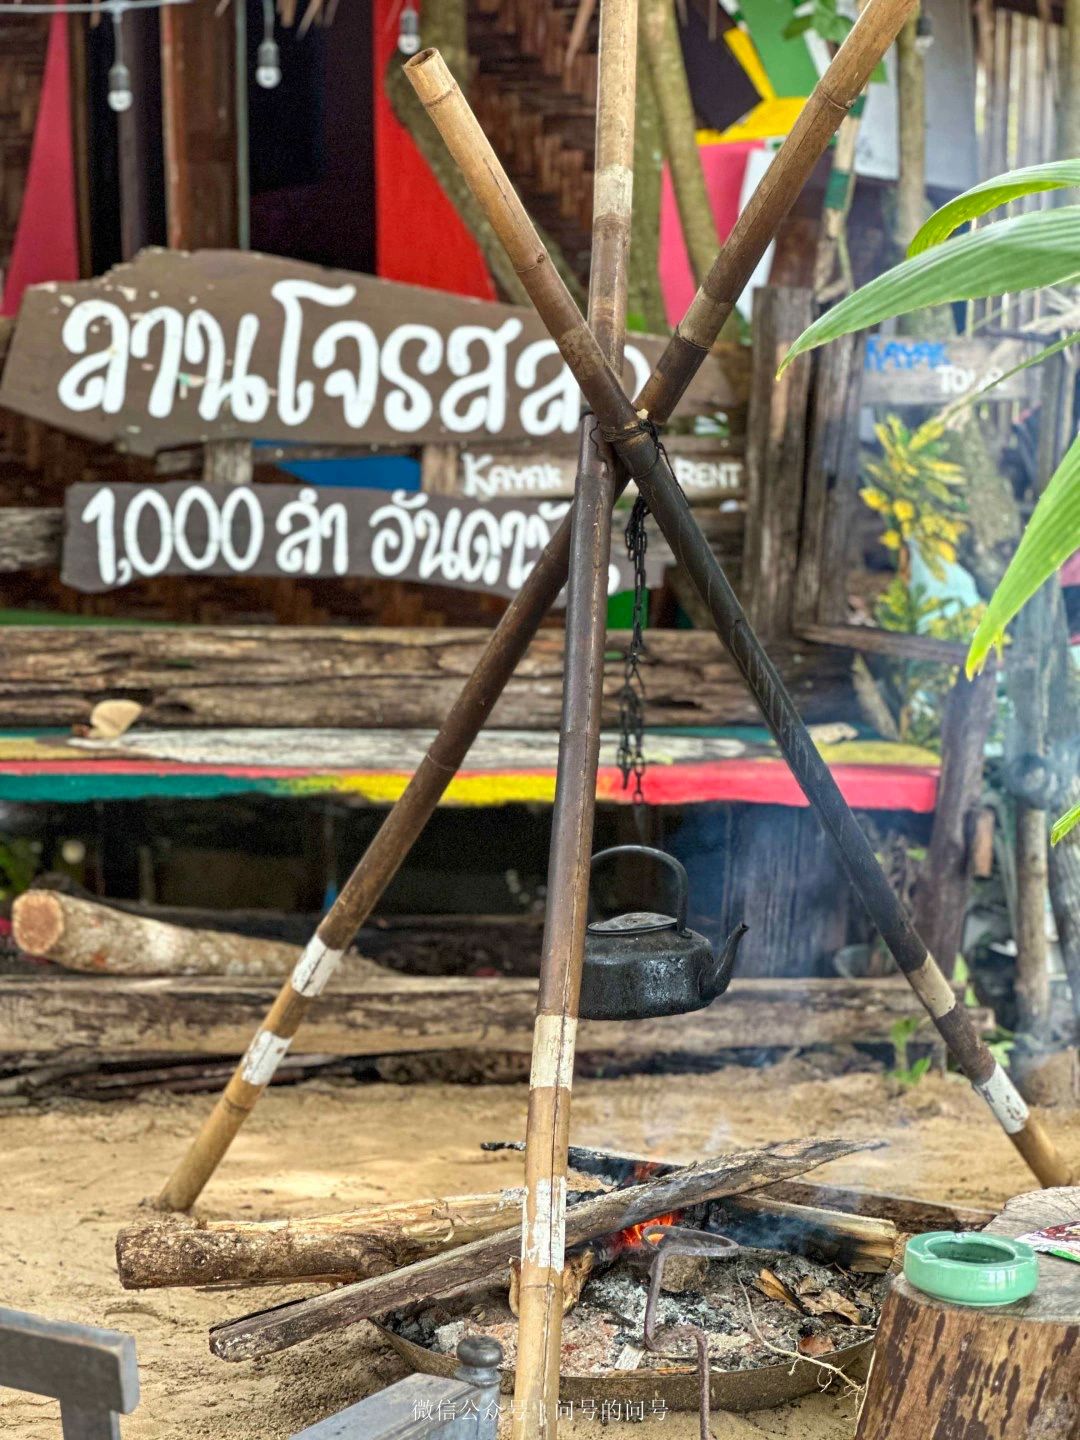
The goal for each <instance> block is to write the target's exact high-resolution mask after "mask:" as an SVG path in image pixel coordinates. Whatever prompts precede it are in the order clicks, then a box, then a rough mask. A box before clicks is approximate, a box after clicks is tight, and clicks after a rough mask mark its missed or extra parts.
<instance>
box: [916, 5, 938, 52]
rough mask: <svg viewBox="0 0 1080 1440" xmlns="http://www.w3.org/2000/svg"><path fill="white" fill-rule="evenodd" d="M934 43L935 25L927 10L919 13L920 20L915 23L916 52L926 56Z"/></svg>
mask: <svg viewBox="0 0 1080 1440" xmlns="http://www.w3.org/2000/svg"><path fill="white" fill-rule="evenodd" d="M933 43H934V25H933V22H932V21H931V19H930V16H929V15H927V13H926V11H925V10H920V11H919V18H918V19H917V20H916V21H915V50H916V53H917V54H919V55H923V56H925V55H926V53H927V51H928V50H929V49H930V46H931V45H933Z"/></svg>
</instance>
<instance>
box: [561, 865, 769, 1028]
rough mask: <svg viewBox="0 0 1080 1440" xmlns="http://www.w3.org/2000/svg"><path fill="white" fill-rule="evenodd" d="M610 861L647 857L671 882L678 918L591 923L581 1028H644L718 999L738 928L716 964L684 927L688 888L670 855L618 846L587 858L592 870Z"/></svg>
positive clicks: (644, 915) (633, 916)
mask: <svg viewBox="0 0 1080 1440" xmlns="http://www.w3.org/2000/svg"><path fill="white" fill-rule="evenodd" d="M614 855H647V856H648V857H649V858H650V859H652V860H655V861H656V862H657V863H658V864H661V865H666V866H667V867H668V869H669V870H671V871H672V872H673V873H674V875H675V879H676V884H677V887H678V899H677V902H676V914H675V916H674V917H672V916H670V915H659V914H655V913H653V912H652V911H640V910H635V911H631V912H630V913H629V914H626V915H615V916H613V917H612V918H611V919H610V920H594V921H592V922H590V924H589V926H588V928H587V930H586V932H585V967H584V970H583V972H582V978H581V1000H580V1004H579V1009H578V1013H579V1015H580V1016H581V1018H582V1019H583V1020H645V1019H648V1018H650V1017H652V1016H656V1015H683V1014H685V1013H686V1012H687V1011H690V1010H702V1009H704V1008H705V1006H706V1005H711V1004H712V1002H713V1001H714V1000H715V999H716V997H717V996H718V995H722V994H723V993H724V991H725V990H726V989H727V987H728V983H729V982H730V980H731V974H732V971H733V970H734V968H735V952H736V951H737V950H738V948H739V941H740V940H741V939H742V937H743V936H744V935H745V934H746V931H747V928H748V927H747V926H746V925H737V926H736V927H735V929H734V930H733V931H732V932H731V934H730V935H729V936H728V938H727V942H726V944H725V945H724V948H723V951H722V952H721V954H720V955H719V956H715V955H713V952H712V946H711V945H710V944H709V942H708V940H706V938H705V936H704V935H699V934H698V933H697V931H696V930H690V929H688V928H687V925H686V906H687V899H688V895H689V888H690V886H689V880H688V878H687V874H686V871H685V869H684V868H683V866H682V865H680V863H679V862H678V860H676V859H675V857H674V856H673V855H665V854H664V852H663V851H662V850H654V849H652V847H651V846H648V845H616V846H614V848H612V849H610V850H601V851H600V852H599V853H598V854H596V855H594V856H593V858H592V870H593V871H594V872H595V870H596V866H597V865H598V864H599V863H600V861H601V860H608V859H610V858H611V857H612V856H614Z"/></svg>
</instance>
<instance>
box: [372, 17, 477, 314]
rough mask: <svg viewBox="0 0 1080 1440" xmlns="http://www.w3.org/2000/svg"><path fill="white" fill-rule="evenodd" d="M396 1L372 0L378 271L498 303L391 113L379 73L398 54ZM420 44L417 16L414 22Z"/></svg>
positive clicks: (460, 227)
mask: <svg viewBox="0 0 1080 1440" xmlns="http://www.w3.org/2000/svg"><path fill="white" fill-rule="evenodd" d="M400 11H401V0H375V4H374V7H373V12H374V13H373V20H372V23H373V25H374V27H375V34H374V43H373V45H372V51H373V53H374V56H375V205H376V210H375V244H376V257H377V259H376V265H377V270H378V273H379V274H380V275H381V276H382V277H383V278H384V279H386V280H400V281H402V282H404V283H405V284H406V285H426V286H428V287H429V288H430V289H432V290H449V291H452V292H453V293H454V294H456V295H473V296H475V297H476V298H477V299H478V300H494V299H496V298H497V297H496V293H495V286H494V284H493V283H492V279H491V276H490V275H489V274H488V268H487V264H486V263H485V261H484V257H483V255H482V254H481V253H480V247H479V246H478V245H477V243H476V241H475V240H474V239H473V237H472V235H471V234H470V233H469V231H468V230H467V229H466V227H465V225H464V223H463V222H462V220H461V218H460V216H459V215H458V213H457V211H456V210H455V209H454V207H453V205H451V203H450V201H449V200H448V199H447V198H446V196H445V194H444V193H443V190H442V187H441V186H440V184H439V182H438V180H436V178H435V176H434V174H433V173H432V170H431V167H430V166H429V165H428V163H427V161H426V160H425V159H424V157H423V155H421V153H420V151H419V150H418V149H417V147H416V144H415V142H414V141H413V138H412V136H411V135H410V134H409V132H408V131H407V130H406V129H405V127H404V125H402V124H401V123H400V122H399V121H398V118H397V116H396V115H395V114H394V110H393V106H392V105H391V104H390V101H389V99H388V98H387V95H386V90H385V89H384V87H383V76H384V75H385V74H386V69H387V66H388V65H389V64H390V63H391V61H393V62H394V63H398V64H400V63H401V62H402V61H403V58H404V57H403V56H401V55H399V54H398V53H397V37H398V16H399V14H400ZM420 27H421V39H423V15H421V17H420Z"/></svg>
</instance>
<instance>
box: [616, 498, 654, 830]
mask: <svg viewBox="0 0 1080 1440" xmlns="http://www.w3.org/2000/svg"><path fill="white" fill-rule="evenodd" d="M648 513H649V507H648V505H646V503H645V500H644V499H643V497H642V496H641V495H639V496H638V497H637V499H636V500H635V501H634V508H633V509H632V510H631V511H630V519H629V520H628V521H627V522H626V553H627V555H628V556H629V557H630V562H631V564H632V565H633V567H634V607H633V615H632V619H631V628H630V645H629V648H628V649H627V651H626V659H625V662H624V665H623V684H622V689H621V690H620V691H619V751H618V756H617V763H618V766H619V769H620V770H621V771H622V779H623V789H624V790H626V789H627V788H628V787H629V784H630V777H631V776H633V778H634V804H635V805H643V804H644V803H645V794H644V791H643V790H642V785H641V782H642V780H643V779H644V777H645V754H644V750H643V748H642V747H643V744H644V739H645V682H644V680H643V679H642V678H641V670H640V668H639V667H640V662H641V656H642V652H643V651H644V649H645V635H644V631H645V606H646V603H647V597H648V591H647V589H646V585H645V552H646V550H647V549H648V544H649V537H648V535H647V534H646V531H645V517H646V516H647V515H648Z"/></svg>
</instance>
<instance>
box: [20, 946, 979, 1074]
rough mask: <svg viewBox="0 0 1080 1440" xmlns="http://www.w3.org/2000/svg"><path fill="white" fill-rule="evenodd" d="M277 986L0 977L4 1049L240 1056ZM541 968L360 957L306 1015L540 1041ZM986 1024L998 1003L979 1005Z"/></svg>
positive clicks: (419, 1036) (668, 1023)
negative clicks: (466, 968) (443, 973)
mask: <svg viewBox="0 0 1080 1440" xmlns="http://www.w3.org/2000/svg"><path fill="white" fill-rule="evenodd" d="M276 993H277V989H276V985H275V984H274V983H272V982H262V983H259V982H255V981H240V980H223V979H218V978H210V977H199V978H196V979H189V978H175V977H168V978H157V979H142V978H139V979H132V978H127V977H124V978H119V977H94V978H93V979H89V978H87V977H84V976H77V977H72V976H64V977H61V978H52V977H49V978H42V977H41V976H40V975H29V976H28V975H13V976H5V977H0V1054H11V1055H23V1054H33V1053H45V1052H58V1053H61V1054H63V1055H64V1056H65V1057H66V1058H74V1057H82V1056H87V1057H93V1056H100V1055H101V1054H110V1055H138V1054H142V1053H145V1052H153V1053H154V1054H166V1053H167V1054H183V1055H197V1054H202V1055H240V1054H242V1053H243V1052H244V1051H245V1050H246V1048H247V1046H248V1043H249V1042H250V1040H251V1037H252V1035H253V1034H254V1032H255V1030H256V1029H257V1027H258V1025H259V1023H260V1022H261V1020H262V1018H263V1016H264V1015H265V1013H266V1010H267V1008H268V1006H269V1005H270V1003H271V1001H272V1000H273V998H274V995H275V994H276ZM535 1010H536V984H535V982H534V981H532V980H516V979H507V980H503V979H483V980H473V979H458V978H447V977H440V976H423V977H416V978H414V977H409V976H402V975H398V974H395V973H394V972H392V971H386V970H380V968H379V967H377V966H375V965H370V964H366V963H365V962H363V961H360V960H357V961H355V962H352V963H351V964H350V976H349V978H342V979H340V980H339V981H337V982H336V983H335V984H333V985H332V986H331V987H330V990H329V991H328V992H327V996H326V997H325V998H324V999H322V1000H319V1001H318V1002H317V1003H316V1004H315V1006H314V1007H313V1009H312V1011H311V1013H310V1015H309V1017H308V1019H307V1020H306V1021H305V1024H304V1046H305V1048H306V1049H307V1050H309V1051H310V1052H311V1053H312V1054H319V1055H400V1054H417V1053H422V1052H427V1051H435V1050H460V1049H468V1048H470V1047H472V1046H480V1047H482V1048H483V1049H484V1050H485V1051H486V1052H490V1053H494V1052H503V1053H511V1054H528V1053H529V1052H530V1051H531V1047H532V1030H533V1019H534V1016H535ZM917 1011H918V1003H917V1002H916V1001H915V1000H914V999H913V998H912V994H911V990H910V987H909V986H908V985H907V982H906V981H904V980H902V979H899V978H897V977H893V976H890V977H888V978H887V979H884V980H817V979H812V980H804V979H792V980H777V979H768V980H739V979H736V981H735V982H734V983H733V985H732V987H731V989H730V990H729V991H728V992H727V994H726V995H725V996H724V997H723V999H722V1000H721V1001H718V1002H717V1003H716V1004H714V1005H711V1006H709V1008H708V1009H706V1010H699V1011H696V1012H694V1013H693V1014H690V1015H672V1016H666V1017H664V1018H662V1019H654V1020H635V1021H634V1022H632V1023H626V1024H624V1023H622V1022H611V1021H583V1022H582V1024H581V1026H580V1027H579V1031H578V1049H579V1051H580V1052H581V1053H582V1054H585V1053H596V1054H619V1055H622V1056H630V1055H634V1056H648V1055H669V1056H671V1055H714V1054H716V1053H717V1052H719V1051H722V1050H728V1049H746V1048H751V1049H756V1048H759V1047H761V1046H763V1045H767V1046H771V1047H778V1048H783V1047H786V1046H792V1045H797V1046H805V1045H835V1044H850V1043H852V1042H854V1041H876V1042H878V1043H883V1042H886V1041H887V1040H888V1038H889V1033H890V1031H891V1029H892V1027H893V1026H894V1025H895V1024H896V1022H897V1021H898V1020H901V1019H905V1018H907V1017H909V1016H911V1015H913V1014H915V1013H916V1012H917ZM973 1018H974V1021H975V1024H976V1025H977V1027H978V1028H979V1029H980V1030H981V1031H982V1032H983V1033H986V1032H987V1030H988V1029H989V1028H990V1027H991V1026H992V1024H993V1019H992V1016H991V1014H990V1012H988V1011H985V1010H980V1011H976V1012H973Z"/></svg>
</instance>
